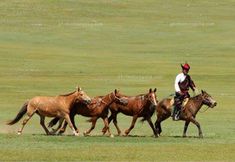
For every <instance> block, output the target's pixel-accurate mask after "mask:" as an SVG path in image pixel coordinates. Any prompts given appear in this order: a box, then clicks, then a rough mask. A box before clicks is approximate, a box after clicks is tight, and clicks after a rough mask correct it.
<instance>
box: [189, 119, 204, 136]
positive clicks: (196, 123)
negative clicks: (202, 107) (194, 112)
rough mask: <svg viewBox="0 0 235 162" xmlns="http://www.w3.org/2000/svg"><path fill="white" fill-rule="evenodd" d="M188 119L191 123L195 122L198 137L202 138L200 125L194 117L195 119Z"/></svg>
mask: <svg viewBox="0 0 235 162" xmlns="http://www.w3.org/2000/svg"><path fill="white" fill-rule="evenodd" d="M190 121H191V122H192V123H193V124H195V125H196V126H197V128H198V132H199V137H200V138H203V135H202V130H201V126H200V124H199V123H198V121H196V119H195V118H194V117H191V118H190Z"/></svg>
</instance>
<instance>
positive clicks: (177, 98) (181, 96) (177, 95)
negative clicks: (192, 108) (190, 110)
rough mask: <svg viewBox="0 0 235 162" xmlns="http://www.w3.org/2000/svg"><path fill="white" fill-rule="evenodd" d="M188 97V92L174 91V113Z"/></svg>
mask: <svg viewBox="0 0 235 162" xmlns="http://www.w3.org/2000/svg"><path fill="white" fill-rule="evenodd" d="M188 97H189V94H188V93H184V94H180V93H178V92H175V97H174V100H175V102H174V105H175V111H174V112H175V114H176V113H177V112H179V111H180V110H181V108H182V103H183V101H184V99H185V98H188Z"/></svg>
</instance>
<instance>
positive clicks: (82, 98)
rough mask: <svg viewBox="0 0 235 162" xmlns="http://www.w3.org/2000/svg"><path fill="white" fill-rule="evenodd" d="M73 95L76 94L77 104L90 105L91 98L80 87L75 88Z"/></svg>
mask: <svg viewBox="0 0 235 162" xmlns="http://www.w3.org/2000/svg"><path fill="white" fill-rule="evenodd" d="M75 93H76V100H77V101H78V102H83V103H85V104H89V103H91V98H90V97H89V96H88V95H87V94H86V93H85V92H84V91H83V90H82V89H81V88H80V87H78V88H77V90H76V92H75Z"/></svg>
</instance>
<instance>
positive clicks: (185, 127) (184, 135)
mask: <svg viewBox="0 0 235 162" xmlns="http://www.w3.org/2000/svg"><path fill="white" fill-rule="evenodd" d="M189 123H190V121H188V120H187V121H185V124H184V133H183V137H186V132H187V129H188V125H189Z"/></svg>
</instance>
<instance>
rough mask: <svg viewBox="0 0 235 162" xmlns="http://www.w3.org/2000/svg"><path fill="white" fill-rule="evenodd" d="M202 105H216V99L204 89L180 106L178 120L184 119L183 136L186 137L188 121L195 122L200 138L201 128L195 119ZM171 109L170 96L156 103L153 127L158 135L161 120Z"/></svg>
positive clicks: (166, 116) (167, 116) (211, 106)
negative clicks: (155, 118) (155, 116)
mask: <svg viewBox="0 0 235 162" xmlns="http://www.w3.org/2000/svg"><path fill="white" fill-rule="evenodd" d="M203 105H207V106H208V107H210V108H213V107H215V106H216V105H217V103H216V101H215V100H214V99H213V98H212V97H211V96H210V95H209V94H208V93H207V92H205V91H203V90H202V91H201V94H199V95H197V96H195V97H191V98H189V100H188V102H187V103H186V105H185V106H184V107H183V108H182V111H181V113H180V120H184V121H185V125H184V132H183V137H186V131H187V128H188V125H189V123H190V122H192V123H193V124H195V125H196V126H197V128H198V132H199V137H200V138H202V137H203V135H202V130H201V126H200V124H199V122H198V121H197V120H196V119H195V118H196V115H197V112H198V111H199V110H200V108H201V107H202V106H203ZM172 109H173V103H171V99H170V98H166V99H163V100H162V101H160V102H159V103H158V105H157V109H156V111H157V120H156V122H155V127H156V130H157V133H158V134H159V135H160V133H161V132H162V128H161V122H162V121H164V120H165V119H167V118H169V117H170V116H171V112H172Z"/></svg>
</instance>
